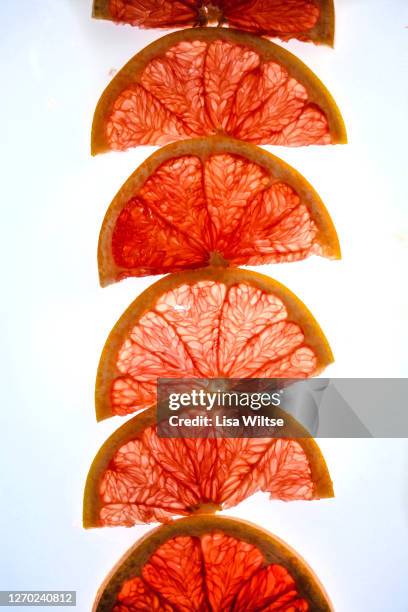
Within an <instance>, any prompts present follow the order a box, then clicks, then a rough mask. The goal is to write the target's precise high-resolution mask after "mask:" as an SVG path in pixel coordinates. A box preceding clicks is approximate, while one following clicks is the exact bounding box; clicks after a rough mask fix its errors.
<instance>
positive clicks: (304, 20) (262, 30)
mask: <svg viewBox="0 0 408 612" xmlns="http://www.w3.org/2000/svg"><path fill="white" fill-rule="evenodd" d="M97 4H100V2H98V1H96V2H95V5H97ZM105 4H106V5H107V6H108V14H106V13H104V15H103V16H105V17H107V16H108V15H109V18H110V19H112V20H114V21H119V22H123V23H129V24H131V25H134V26H139V27H144V28H172V27H187V26H197V25H222V24H227V25H230V26H233V27H236V28H239V29H242V30H247V31H249V32H255V33H257V34H267V35H268V34H269V35H270V36H279V37H280V38H282V39H288V38H292V37H296V38H300V39H306V40H307V39H308V38H315V36H313V33H312V32H310V31H311V30H312V29H313V28H314V27H315V26H316V25H317V24H318V22H319V18H320V17H321V13H322V12H324V13H325V14H326V11H327V7H326V6H325V7H322V4H325V3H322V2H317V1H315V0H176V1H174V0H105ZM326 4H327V3H326ZM97 16H98V14H97ZM99 16H100V15H99ZM328 35H329V34H326V36H328ZM321 36H322V37H323V38H324V36H323V34H321ZM316 38H318V39H319V36H318V35H317V36H316ZM324 42H325V41H324Z"/></svg>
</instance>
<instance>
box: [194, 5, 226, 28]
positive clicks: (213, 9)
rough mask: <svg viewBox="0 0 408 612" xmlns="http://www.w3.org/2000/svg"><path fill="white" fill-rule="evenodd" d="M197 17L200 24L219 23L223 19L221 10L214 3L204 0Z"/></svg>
mask: <svg viewBox="0 0 408 612" xmlns="http://www.w3.org/2000/svg"><path fill="white" fill-rule="evenodd" d="M199 18H200V24H202V25H207V24H210V25H211V24H215V25H220V24H221V23H222V21H223V13H222V10H221V9H220V8H219V7H218V6H216V5H215V4H212V3H211V2H205V1H204V2H203V5H202V6H201V8H200V9H199Z"/></svg>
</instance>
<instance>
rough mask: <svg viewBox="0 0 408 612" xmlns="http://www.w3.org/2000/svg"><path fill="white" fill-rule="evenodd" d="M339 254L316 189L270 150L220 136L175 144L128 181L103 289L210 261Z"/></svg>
mask: <svg viewBox="0 0 408 612" xmlns="http://www.w3.org/2000/svg"><path fill="white" fill-rule="evenodd" d="M310 255H322V256H325V257H330V258H336V259H338V258H339V257H340V248H339V243H338V239H337V235H336V231H335V229H334V226H333V223H332V221H331V219H330V217H329V214H328V212H327V211H326V209H325V207H324V205H323V203H322V201H321V200H320V198H319V196H318V195H317V193H316V192H315V191H314V190H313V188H312V187H311V186H310V185H309V184H308V183H307V181H306V180H305V179H304V178H303V177H302V176H301V175H300V174H298V173H297V172H296V171H295V170H294V169H293V168H291V167H290V166H288V165H286V164H285V163H284V162H283V161H281V160H280V159H278V158H277V157H274V156H273V155H270V154H269V153H266V152H265V151H263V150H262V149H259V148H258V147H255V146H254V145H250V144H247V143H242V142H240V141H237V140H231V139H229V138H225V137H221V136H214V137H209V138H203V139H196V140H192V141H185V142H179V143H175V144H171V145H168V146H167V147H165V148H164V149H160V150H159V151H157V152H156V153H154V154H153V155H152V156H151V157H150V158H149V159H148V160H147V161H146V162H145V163H144V164H142V166H140V168H138V169H137V170H136V172H134V173H133V174H132V176H131V177H130V178H129V179H128V180H127V181H126V183H125V184H124V185H123V187H122V188H121V189H120V191H119V193H118V194H117V195H116V197H115V198H114V200H113V202H112V204H111V205H110V207H109V209H108V212H107V213H106V216H105V220H104V222H103V225H102V230H101V233H100V236H99V249H98V263H99V277H100V282H101V285H102V286H106V285H108V284H110V283H112V282H116V281H118V280H121V279H122V278H125V277H128V276H144V275H148V274H167V273H168V272H177V271H179V270H185V269H189V268H200V267H204V266H206V265H209V264H210V263H214V264H217V263H218V264H221V265H232V266H239V265H258V264H264V263H278V262H288V261H297V260H300V259H305V258H306V257H308V256H310Z"/></svg>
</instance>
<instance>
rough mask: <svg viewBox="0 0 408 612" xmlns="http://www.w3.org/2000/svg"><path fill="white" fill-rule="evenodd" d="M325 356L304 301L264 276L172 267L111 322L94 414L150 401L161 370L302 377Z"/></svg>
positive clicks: (170, 374) (327, 359)
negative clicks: (176, 271) (178, 271)
mask: <svg viewBox="0 0 408 612" xmlns="http://www.w3.org/2000/svg"><path fill="white" fill-rule="evenodd" d="M332 360H333V356H332V353H331V350H330V347H329V345H328V342H327V340H326V338H325V337H324V334H323V332H322V330H321V329H320V327H319V325H318V323H317V322H316V321H315V319H314V318H313V316H312V315H311V313H310V312H309V311H308V310H307V308H306V306H305V305H304V304H303V303H302V302H301V301H300V300H299V299H298V298H296V297H295V296H294V295H293V294H292V293H291V292H290V291H289V290H288V289H287V288H286V287H284V286H283V285H281V284H280V283H278V282H276V281H274V280H272V279H270V278H269V277H267V276H263V275H260V274H257V273H255V272H249V271H244V270H238V269H234V268H229V269H224V268H218V267H208V268H205V269H202V270H191V271H188V272H181V273H178V274H172V275H170V276H167V277H165V278H163V279H162V280H160V281H159V282H157V283H155V284H154V285H152V286H151V287H149V288H148V289H147V290H146V291H144V293H142V294H141V295H140V296H139V297H138V298H137V299H136V300H135V301H134V302H133V303H132V304H131V305H130V306H129V308H128V309H127V310H126V312H125V313H124V314H123V316H122V317H121V318H120V319H119V321H118V322H117V323H116V325H115V327H114V328H113V330H112V332H111V334H110V335H109V338H108V340H107V342H106V344H105V348H104V350H103V353H102V357H101V360H100V363H99V369H98V375H97V380H96V413H97V418H98V420H101V419H105V418H107V417H110V416H113V415H115V414H117V415H125V414H130V413H132V412H137V411H139V410H142V409H144V408H146V407H148V406H151V405H153V404H155V403H156V383H157V379H158V378H160V377H162V378H179V377H180V378H183V377H187V378H275V377H276V378H277V377H288V378H291V377H293V378H306V377H310V376H314V375H317V374H318V373H319V372H321V371H322V370H323V369H324V368H325V367H326V366H327V365H328V364H329V363H331V362H332Z"/></svg>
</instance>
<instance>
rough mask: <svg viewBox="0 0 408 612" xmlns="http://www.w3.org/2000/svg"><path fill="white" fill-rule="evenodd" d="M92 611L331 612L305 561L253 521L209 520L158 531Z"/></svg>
mask: <svg viewBox="0 0 408 612" xmlns="http://www.w3.org/2000/svg"><path fill="white" fill-rule="evenodd" d="M93 610H94V612H133V611H136V610H137V611H138V612H139V611H143V610H144V611H145V612H151V611H152V610H161V611H163V612H164V611H165V612H173V611H176V610H177V611H179V612H192V611H196V612H198V611H200V612H221V611H222V612H228V611H230V612H250V611H254V612H255V611H259V612H260V611H261V610H264V611H270V612H272V610H274V611H275V612H307V611H309V612H330V611H332V610H333V607H332V605H331V603H330V600H329V598H328V596H327V594H326V592H325V591H324V589H323V587H322V585H321V584H320V582H319V580H318V578H317V577H316V575H315V574H314V572H313V571H312V569H311V568H310V567H309V566H308V565H307V564H306V562H305V561H304V560H303V559H302V558H301V557H300V555H299V554H298V553H296V552H295V551H294V550H293V549H292V548H289V546H288V545H287V544H285V543H284V542H282V540H280V539H278V538H277V537H276V536H274V535H272V534H270V533H268V532H267V531H264V530H263V529H259V528H258V527H255V526H254V525H252V524H251V523H248V522H246V521H241V520H235V519H230V518H219V517H212V516H200V517H190V518H187V519H181V520H179V521H175V522H174V523H172V524H171V525H165V526H162V527H159V528H157V529H155V530H153V531H152V532H150V533H149V534H148V535H147V536H145V537H144V538H142V539H141V540H139V541H138V542H136V544H135V545H134V546H133V547H132V548H131V549H130V550H129V551H128V552H127V553H126V554H125V556H124V557H123V558H122V559H121V560H120V561H119V563H118V565H117V566H116V567H115V568H114V569H113V570H112V572H111V573H110V575H109V576H108V577H107V579H106V580H105V582H104V584H103V585H102V586H101V588H100V590H99V592H98V594H97V597H96V601H95V604H94V608H93Z"/></svg>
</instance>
